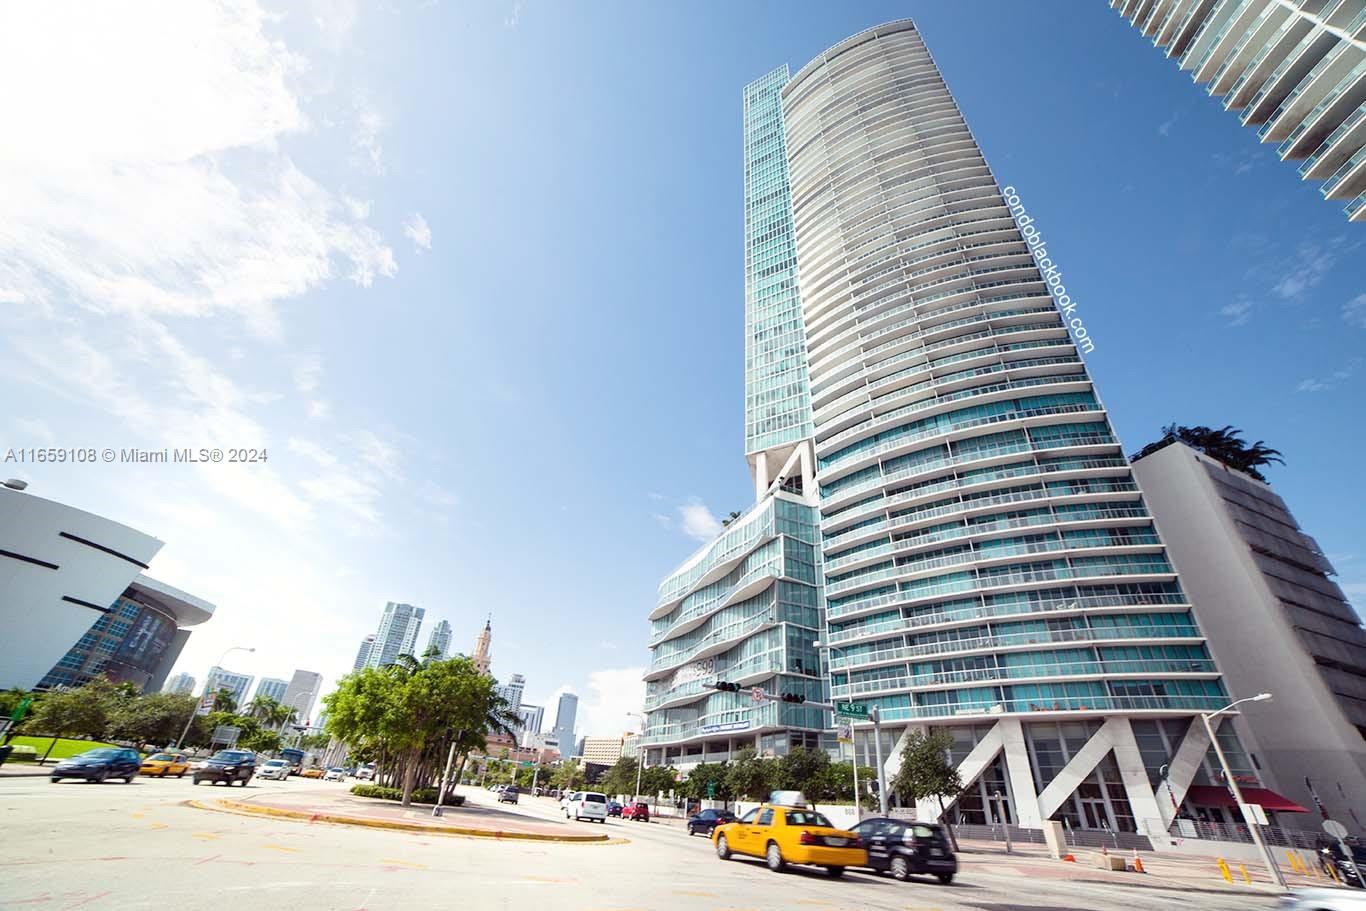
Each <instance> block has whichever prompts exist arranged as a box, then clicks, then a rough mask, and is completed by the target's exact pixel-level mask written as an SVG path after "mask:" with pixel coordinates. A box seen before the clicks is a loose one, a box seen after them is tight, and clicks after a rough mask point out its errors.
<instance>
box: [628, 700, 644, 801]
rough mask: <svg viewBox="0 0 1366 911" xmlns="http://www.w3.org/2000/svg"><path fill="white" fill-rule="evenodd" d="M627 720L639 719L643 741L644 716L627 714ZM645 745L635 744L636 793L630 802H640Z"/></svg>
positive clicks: (636, 713) (633, 713)
mask: <svg viewBox="0 0 1366 911" xmlns="http://www.w3.org/2000/svg"><path fill="white" fill-rule="evenodd" d="M626 717H628V718H639V719H640V739H641V740H644V739H645V716H644V715H642V714H640V713H639V712H627V713H626ZM644 747H645V745H644V744H643V743H639V742H637V743H636V793H635V794H633V795H632V800H640V776H641V775H642V774H644V772H645V749H644Z"/></svg>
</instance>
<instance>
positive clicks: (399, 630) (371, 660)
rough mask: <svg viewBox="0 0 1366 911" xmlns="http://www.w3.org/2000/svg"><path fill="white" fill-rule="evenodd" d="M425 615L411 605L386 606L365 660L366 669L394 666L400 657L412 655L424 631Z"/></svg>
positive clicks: (391, 602)
mask: <svg viewBox="0 0 1366 911" xmlns="http://www.w3.org/2000/svg"><path fill="white" fill-rule="evenodd" d="M425 613H426V611H424V610H423V609H422V608H420V607H414V606H413V605H411V604H399V603H397V602H394V601H390V602H389V603H388V604H386V605H384V613H383V614H382V615H381V616H380V620H379V631H378V632H376V633H375V642H374V644H373V645H372V646H371V647H370V653H369V654H368V655H367V656H366V658H365V664H366V667H384V666H386V665H389V664H393V663H394V659H396V658H397V657H398V656H399V655H412V654H413V653H414V650H415V649H416V648H417V634H418V632H419V631H420V630H421V629H422V618H423V616H424V615H425ZM415 657H416V656H415Z"/></svg>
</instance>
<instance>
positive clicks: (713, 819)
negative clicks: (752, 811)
mask: <svg viewBox="0 0 1366 911" xmlns="http://www.w3.org/2000/svg"><path fill="white" fill-rule="evenodd" d="M728 822H735V814H734V813H732V812H731V811H730V810H703V811H702V812H701V813H698V814H697V815H696V816H693V817H692V818H690V819H689V820H688V834H689V835H696V834H697V833H699V832H701V833H702V834H703V835H706V836H707V837H708V838H710V837H711V830H712V829H714V828H716V827H717V826H720V825H725V824H726V823H728Z"/></svg>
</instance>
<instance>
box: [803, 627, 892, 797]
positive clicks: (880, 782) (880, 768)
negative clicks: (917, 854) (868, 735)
mask: <svg viewBox="0 0 1366 911" xmlns="http://www.w3.org/2000/svg"><path fill="white" fill-rule="evenodd" d="M811 644H812V645H814V646H815V647H816V648H819V649H824V650H825V651H827V652H838V651H840V650H841V649H840V648H839V646H837V645H831V644H830V643H828V642H820V641H819V640H818V641H816V642H813V643H811ZM830 699H831V702H832V703H833V702H834V695H833V694H831V697H830ZM868 720H869V721H871V722H873V756H874V759H875V761H876V762H877V805H878V810H879V812H881V813H882V815H883V816H886V815H887V769H886V768H885V767H884V765H883V762H882V712H881V710H880V709H879V708H878V706H876V705H874V706H872V707H871V708H870V709H869V710H868ZM850 730H851V731H852V730H853V725H852V724H850ZM854 771H855V773H857V771H858V743H857V742H855V744H854ZM856 787H857V786H856ZM854 806H855V807H857V808H859V809H860V810H861V809H862V804H861V801H860V800H859V795H858V793H857V790H856V791H855V793H854ZM859 815H860V818H861V817H862V813H860V814H859Z"/></svg>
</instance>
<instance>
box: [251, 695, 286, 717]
mask: <svg viewBox="0 0 1366 911" xmlns="http://www.w3.org/2000/svg"><path fill="white" fill-rule="evenodd" d="M279 707H280V703H279V701H277V700H275V699H273V698H271V697H270V696H261V695H257V696H255V697H253V698H252V700H251V702H248V703H247V716H248V717H250V718H255V719H256V720H257V721H265V722H267V723H269V722H270V721H271V720H272V719H273V718H274V717H275V712H276V710H277V709H278V708H279Z"/></svg>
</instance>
